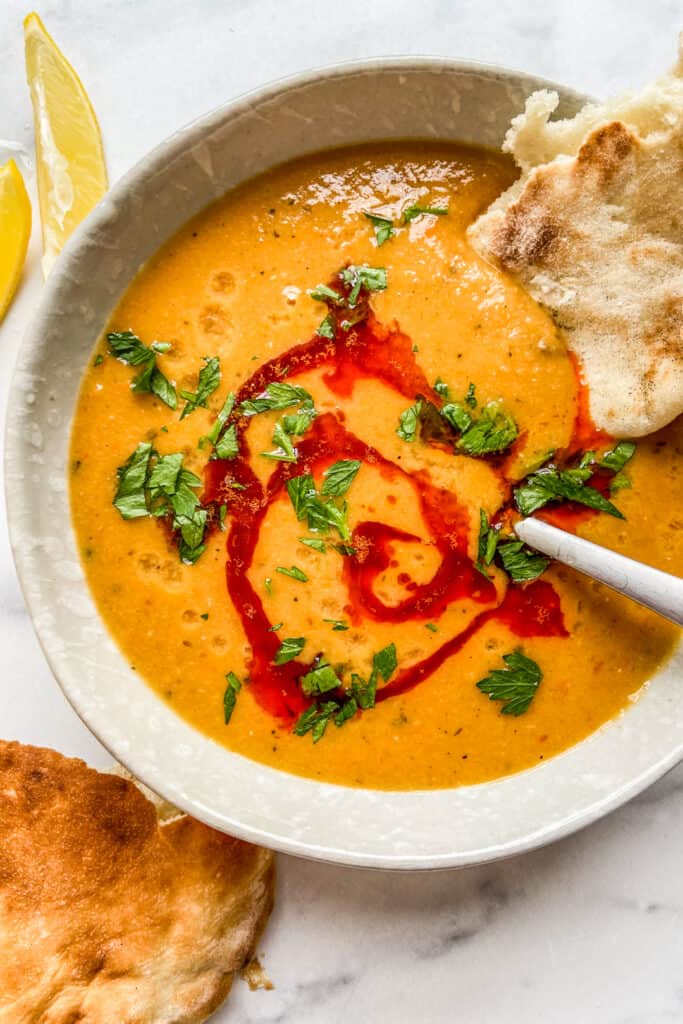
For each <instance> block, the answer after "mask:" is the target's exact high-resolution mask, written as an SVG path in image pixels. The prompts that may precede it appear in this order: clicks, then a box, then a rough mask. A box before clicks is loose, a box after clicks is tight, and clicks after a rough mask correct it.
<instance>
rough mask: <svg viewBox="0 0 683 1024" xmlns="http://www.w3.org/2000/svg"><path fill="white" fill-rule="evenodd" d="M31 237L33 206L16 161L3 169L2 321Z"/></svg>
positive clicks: (0, 189)
mask: <svg viewBox="0 0 683 1024" xmlns="http://www.w3.org/2000/svg"><path fill="white" fill-rule="evenodd" d="M30 237H31V203H30V201H29V198H28V194H27V192H26V186H25V185H24V179H23V178H22V176H21V174H20V173H19V168H18V167H17V165H16V164H15V162H14V160H8V161H7V163H6V164H3V165H2V166H1V167H0V239H2V244H1V245H0V322H2V319H3V317H4V315H5V313H6V312H7V310H8V309H9V304H10V302H11V301H12V298H13V296H14V293H15V291H16V290H17V285H18V284H19V279H20V277H21V271H22V267H23V266H24V260H25V259H26V250H27V248H28V240H29V238H30Z"/></svg>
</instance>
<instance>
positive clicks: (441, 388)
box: [434, 377, 450, 398]
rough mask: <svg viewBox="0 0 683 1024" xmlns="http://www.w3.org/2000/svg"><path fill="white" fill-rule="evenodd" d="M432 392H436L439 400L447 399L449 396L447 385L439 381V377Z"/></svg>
mask: <svg viewBox="0 0 683 1024" xmlns="http://www.w3.org/2000/svg"><path fill="white" fill-rule="evenodd" d="M434 390H435V391H436V393H437V395H440V396H441V398H449V396H450V389H449V387H448V384H446V382H445V381H443V380H441V377H437V378H436V380H435V381H434Z"/></svg>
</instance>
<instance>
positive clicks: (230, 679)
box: [223, 672, 242, 725]
mask: <svg viewBox="0 0 683 1024" xmlns="http://www.w3.org/2000/svg"><path fill="white" fill-rule="evenodd" d="M225 678H226V680H227V683H228V685H227V686H226V688H225V693H224V694H223V715H224V718H225V724H226V725H228V723H229V722H230V719H231V718H232V713H233V711H234V710H235V704H236V703H237V694H238V693H239V692H240V690H241V689H242V683H241V682H240V681H239V679H238V678H237V676H236V675H235V673H234V672H228V674H227V676H226V677H225Z"/></svg>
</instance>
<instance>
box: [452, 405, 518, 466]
mask: <svg viewBox="0 0 683 1024" xmlns="http://www.w3.org/2000/svg"><path fill="white" fill-rule="evenodd" d="M517 434H518V430H517V425H516V423H515V421H514V420H513V419H512V417H511V416H510V415H509V413H507V412H506V411H505V409H504V408H503V406H502V404H501V403H500V402H489V403H488V404H487V405H485V406H484V408H483V409H482V410H481V416H480V417H479V419H478V420H475V421H474V422H473V423H471V424H470V426H469V427H467V428H466V429H465V430H464V432H463V434H462V437H461V438H460V440H459V441H458V443H457V447H458V448H460V449H461V450H462V451H464V452H465V453H466V454H467V455H489V454H493V453H495V452H503V451H505V449H506V448H508V447H509V446H510V445H511V444H512V442H513V441H514V440H515V439H516V437H517Z"/></svg>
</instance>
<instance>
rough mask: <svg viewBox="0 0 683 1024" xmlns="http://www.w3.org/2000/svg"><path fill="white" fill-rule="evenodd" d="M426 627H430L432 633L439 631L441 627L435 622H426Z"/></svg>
mask: <svg viewBox="0 0 683 1024" xmlns="http://www.w3.org/2000/svg"><path fill="white" fill-rule="evenodd" d="M425 629H428V630H429V632H430V633H438V632H439V627H438V626H437V625H436V623H435V622H425Z"/></svg>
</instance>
